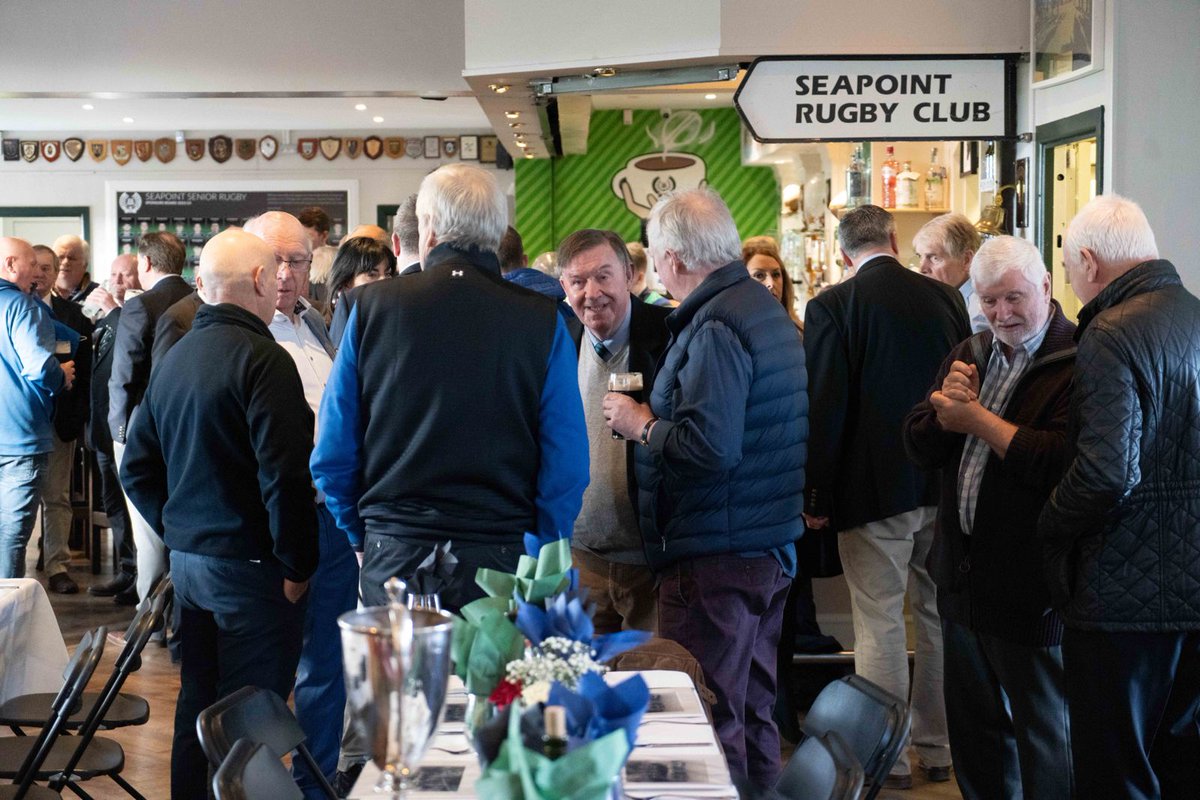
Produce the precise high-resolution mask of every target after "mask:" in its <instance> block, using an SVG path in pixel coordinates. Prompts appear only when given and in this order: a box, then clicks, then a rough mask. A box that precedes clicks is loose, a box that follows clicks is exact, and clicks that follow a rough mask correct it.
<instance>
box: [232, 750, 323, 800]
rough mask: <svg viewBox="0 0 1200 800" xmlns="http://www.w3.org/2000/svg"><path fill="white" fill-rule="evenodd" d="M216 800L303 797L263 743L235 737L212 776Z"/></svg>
mask: <svg viewBox="0 0 1200 800" xmlns="http://www.w3.org/2000/svg"><path fill="white" fill-rule="evenodd" d="M213 794H215V795H216V798H217V800H303V797H304V793H303V792H302V791H300V789H299V787H297V786H296V784H295V783H294V782H293V781H292V775H291V773H289V772H288V771H287V767H285V766H283V762H282V761H280V760H279V757H278V756H276V755H275V754H274V753H272V752H271V751H270V750H269V749H268V748H267V747H266V746H265V745H263V744H261V743H259V742H252V741H250V740H249V739H238V740H237V741H236V742H235V743H234V745H233V747H232V748H231V749H230V750H229V755H227V756H225V760H224V761H222V762H221V766H220V767H218V768H217V773H216V775H214V776H213Z"/></svg>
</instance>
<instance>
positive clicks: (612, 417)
mask: <svg viewBox="0 0 1200 800" xmlns="http://www.w3.org/2000/svg"><path fill="white" fill-rule="evenodd" d="M600 408H601V410H602V411H603V412H604V421H605V422H606V423H608V427H610V428H612V429H613V430H614V431H616V432H617V433H619V434H621V435H622V436H624V437H625V438H626V439H632V440H633V441H635V442H636V441H639V440H640V439H641V438H642V429H643V428H645V427H646V423H647V422H649V421H650V420H651V419H653V418H654V413H653V412H652V411H650V406H648V405H646V404H645V403H639V402H638V401H636V400H634V399H633V398H632V397H630V396H629V395H627V394H621V393H619V392H609V393H608V394H606V395H604V402H603V404H602V405H601V406H600Z"/></svg>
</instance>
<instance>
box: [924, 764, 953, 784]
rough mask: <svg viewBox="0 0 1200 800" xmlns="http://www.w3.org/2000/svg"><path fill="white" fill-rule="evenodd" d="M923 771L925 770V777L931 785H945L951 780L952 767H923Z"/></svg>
mask: <svg viewBox="0 0 1200 800" xmlns="http://www.w3.org/2000/svg"><path fill="white" fill-rule="evenodd" d="M921 769H923V770H925V777H926V778H927V779H928V780H929V782H930V783H945V782H946V781H948V780H950V767H948V766H946V767H927V766H925V765H924V764H922V765H921Z"/></svg>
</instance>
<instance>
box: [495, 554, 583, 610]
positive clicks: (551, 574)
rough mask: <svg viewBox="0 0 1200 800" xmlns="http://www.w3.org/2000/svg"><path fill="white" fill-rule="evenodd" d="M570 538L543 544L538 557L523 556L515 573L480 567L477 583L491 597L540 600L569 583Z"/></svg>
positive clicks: (562, 588)
mask: <svg viewBox="0 0 1200 800" xmlns="http://www.w3.org/2000/svg"><path fill="white" fill-rule="evenodd" d="M570 569H571V540H570V539H555V540H554V541H553V542H549V543H547V544H544V545H542V548H541V549H540V550H539V551H538V555H537V558H534V557H533V556H529V555H523V556H521V557H520V558H519V559H518V560H517V571H516V574H512V575H510V574H509V573H507V572H499V571H497V570H491V569H483V568H481V569H479V570H478V571H477V572H476V573H475V583H477V584H478V585H479V587H480V588H481V589H483V590H484V591H485V592H487V594H488V596H489V597H504V598H509V597H513V596H514V594H515V596H516V597H519V598H520V599H522V600H524V601H525V602H526V603H541V602H542V601H543V600H545V599H546V598H548V597H553V596H554V595H556V594H558V593H559V592H561V591H563V590H565V589H566V588H567V585H568V584H569V583H570V579H569V577H568V575H567V572H568V570H570Z"/></svg>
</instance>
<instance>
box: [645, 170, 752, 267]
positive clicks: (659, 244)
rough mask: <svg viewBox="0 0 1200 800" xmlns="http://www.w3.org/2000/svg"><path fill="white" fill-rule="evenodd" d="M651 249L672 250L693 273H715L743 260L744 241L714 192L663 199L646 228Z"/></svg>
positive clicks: (689, 192)
mask: <svg viewBox="0 0 1200 800" xmlns="http://www.w3.org/2000/svg"><path fill="white" fill-rule="evenodd" d="M646 238H647V239H649V240H650V242H651V243H652V244H651V247H650V249H651V250H653V251H656V252H659V253H662V252H666V251H667V250H670V251H671V252H673V253H674V254H675V256H676V257H677V258H678V259H679V260H680V261H682V262H683V265H684V267H685V268H686V269H687V270H688V271H689V272H702V273H703V272H711V271H713V270H714V269H717V268H719V267H723V266H725V265H726V264H728V263H729V262H731V261H737V260H738V259H739V258H741V257H742V238H741V236H739V235H738V229H737V225H736V224H735V223H734V221H733V215H732V214H730V213H729V207H728V206H726V205H725V201H724V200H722V199H721V195H719V194H717V193H716V192H714V191H713V190H712V189H708V188H702V189H688V190H686V191H681V192H672V193H670V194H666V195H663V196H662V197H661V198H659V200H658V202H657V203H655V204H654V208H653V209H652V210H651V211H650V221H649V222H648V223H647V225H646Z"/></svg>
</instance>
